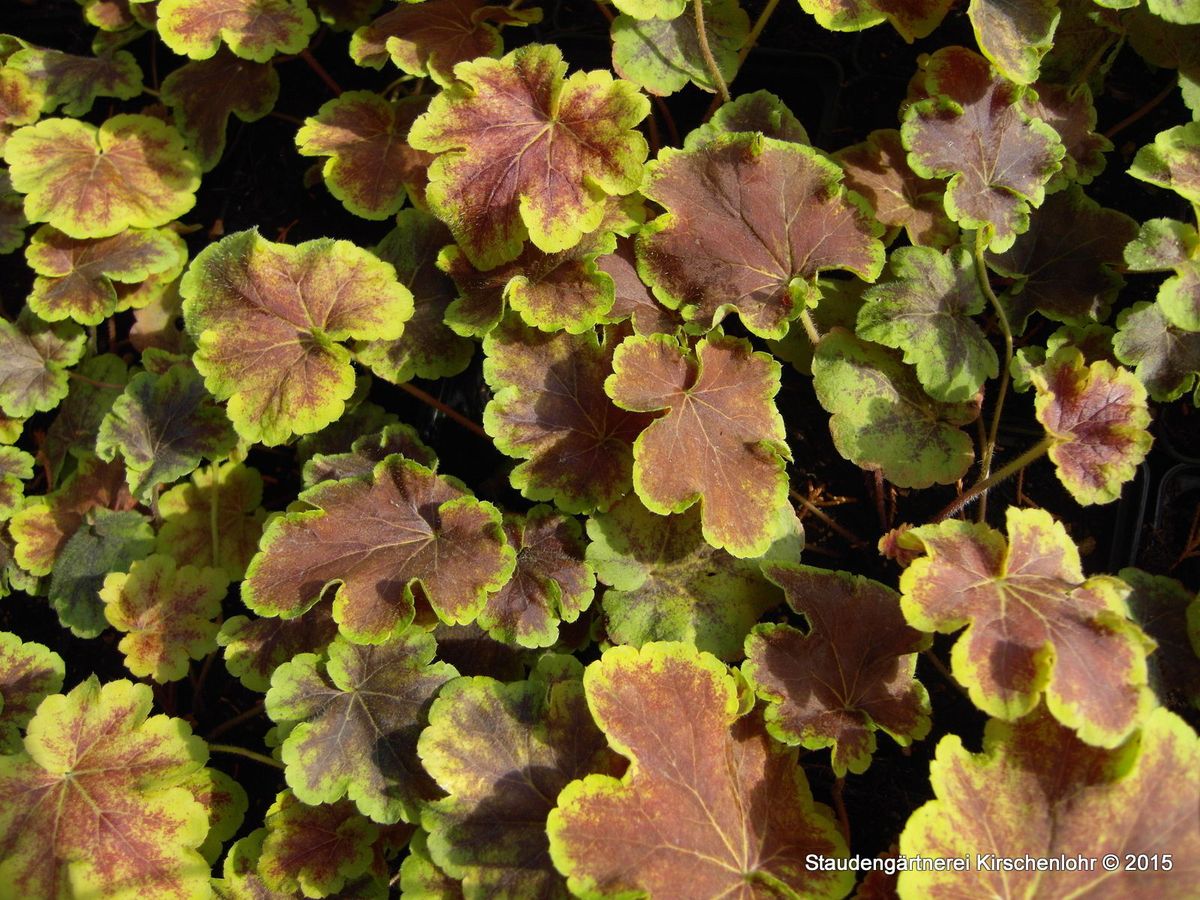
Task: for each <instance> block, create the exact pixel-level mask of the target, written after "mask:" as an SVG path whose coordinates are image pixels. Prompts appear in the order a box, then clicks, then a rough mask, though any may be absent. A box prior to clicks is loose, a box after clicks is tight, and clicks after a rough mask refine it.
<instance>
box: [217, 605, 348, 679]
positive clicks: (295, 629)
mask: <svg viewBox="0 0 1200 900" xmlns="http://www.w3.org/2000/svg"><path fill="white" fill-rule="evenodd" d="M335 635H337V622H335V621H333V614H332V609H331V604H329V603H318V604H317V605H316V606H314V607H313V608H312V609H310V610H309V611H308V612H306V613H304V615H302V616H299V617H298V618H295V619H251V618H249V617H248V616H234V617H233V618H231V619H228V620H227V621H226V622H225V623H224V624H223V625H222V626H221V630H220V632H219V633H218V634H217V644H218V645H219V646H221V647H223V648H224V656H225V668H227V669H228V670H229V674H230V675H234V676H236V677H237V678H238V679H239V680H240V681H241V682H242V684H243V685H245V686H246V687H247V688H248V689H249V690H252V691H264V692H265V691H266V690H267V688H269V687H270V686H271V673H272V672H274V671H275V670H276V669H277V668H278V667H279V666H281V665H283V664H284V663H285V662H288V661H289V660H291V659H292V658H293V657H296V656H299V655H300V654H301V653H318V654H319V653H322V652H324V650H325V648H326V647H328V646H329V644H330V642H331V641H332V640H333V638H334V636H335Z"/></svg>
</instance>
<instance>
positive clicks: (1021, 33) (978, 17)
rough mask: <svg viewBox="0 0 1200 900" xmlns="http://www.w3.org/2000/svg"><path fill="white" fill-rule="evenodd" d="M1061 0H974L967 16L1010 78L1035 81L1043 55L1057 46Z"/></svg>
mask: <svg viewBox="0 0 1200 900" xmlns="http://www.w3.org/2000/svg"><path fill="white" fill-rule="evenodd" d="M1060 15H1061V14H1060V13H1059V11H1058V0H1022V2H1019V3H1010V2H1005V0H971V3H970V6H968V7H967V16H968V17H969V18H970V19H971V26H972V28H973V29H974V30H975V40H976V41H977V42H978V44H979V49H980V50H982V51H983V55H984V56H986V57H987V58H988V59H990V60H991V61H992V62H993V63H994V64H995V66H996V68H997V69H998V70H999V71H1000V74H1001V75H1003V76H1004V77H1005V78H1007V79H1008V80H1009V81H1014V82H1016V83H1017V84H1033V82H1035V81H1037V77H1038V70H1039V67H1040V65H1041V61H1042V57H1043V56H1045V55H1046V52H1047V51H1048V50H1049V49H1050V48H1051V47H1052V46H1054V31H1055V29H1056V28H1058V20H1059V16H1060Z"/></svg>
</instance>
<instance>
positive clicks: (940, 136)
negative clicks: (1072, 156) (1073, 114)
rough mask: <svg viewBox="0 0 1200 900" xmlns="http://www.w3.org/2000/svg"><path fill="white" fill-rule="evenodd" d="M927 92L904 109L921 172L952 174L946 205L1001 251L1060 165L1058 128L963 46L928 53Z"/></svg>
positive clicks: (912, 156)
mask: <svg viewBox="0 0 1200 900" xmlns="http://www.w3.org/2000/svg"><path fill="white" fill-rule="evenodd" d="M922 69H923V71H922V73H921V74H920V75H918V80H919V81H920V79H921V75H923V76H924V80H923V86H924V91H925V94H924V99H920V100H917V101H916V102H915V103H913V104H911V105H910V106H909V108H908V111H907V112H906V113H905V114H904V121H903V123H902V125H901V127H900V135H901V138H902V140H903V142H904V146H905V147H907V148H908V163H909V165H910V166H911V167H912V169H913V171H914V172H916V173H917V174H918V175H920V176H921V177H922V178H949V179H950V181H949V183H948V184H947V185H946V196H945V207H946V212H947V214H949V216H950V218H951V219H953V220H954V221H955V222H957V223H958V224H959V225H961V226H962V227H963V228H975V229H983V231H984V235H985V237H986V238H987V242H988V246H989V249H991V250H994V251H995V252H997V253H1002V252H1003V251H1005V250H1007V249H1008V248H1009V247H1011V246H1012V244H1013V241H1014V240H1015V239H1016V236H1017V235H1018V234H1021V233H1023V232H1024V231H1025V230H1026V229H1027V228H1028V227H1029V210H1030V207H1037V206H1041V205H1042V201H1043V199H1044V198H1045V189H1046V184H1047V183H1048V182H1049V181H1050V179H1051V177H1052V176H1053V175H1054V174H1055V173H1056V172H1058V171H1059V169H1061V168H1062V162H1061V161H1062V158H1063V156H1064V154H1065V152H1066V151H1065V150H1064V148H1063V145H1062V142H1061V140H1060V139H1059V136H1058V133H1057V132H1056V131H1055V130H1054V129H1053V128H1051V127H1050V126H1049V125H1047V124H1046V123H1045V122H1043V121H1041V120H1040V119H1033V118H1030V117H1029V116H1028V115H1027V114H1026V113H1025V111H1024V110H1023V108H1022V106H1023V99H1024V96H1025V91H1026V89H1025V88H1023V87H1022V86H1020V85H1015V84H1013V83H1011V82H1009V81H1006V80H1005V79H1003V78H1001V77H999V76H998V75H996V74H995V73H994V72H993V71H992V68H991V66H989V65H988V62H987V60H986V59H984V58H983V57H982V56H979V55H978V54H976V53H973V52H972V51H970V50H967V49H965V48H963V47H943V48H942V49H940V50H938V51H937V52H936V53H934V54H933V55H932V56H930V57H928V58H923V65H922Z"/></svg>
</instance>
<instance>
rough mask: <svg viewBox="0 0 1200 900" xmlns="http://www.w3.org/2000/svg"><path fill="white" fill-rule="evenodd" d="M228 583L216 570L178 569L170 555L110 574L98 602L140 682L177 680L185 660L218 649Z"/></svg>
mask: <svg viewBox="0 0 1200 900" xmlns="http://www.w3.org/2000/svg"><path fill="white" fill-rule="evenodd" d="M228 586H229V581H228V580H227V579H226V578H225V573H224V572H222V571H221V570H220V569H211V568H207V567H205V568H197V567H196V566H183V567H181V568H176V566H175V560H173V559H172V558H171V557H169V556H162V555H157V554H156V555H154V556H149V557H146V558H145V559H141V560H135V561H134V563H133V565H132V566H130V567H129V571H128V572H120V571H117V572H111V573H109V574H108V576H107V577H105V579H104V586H103V587H102V588H101V589H100V592H99V593H100V599H101V600H103V601H104V617H105V618H106V619H108V624H110V625H112V626H113V627H114V628H115V629H117V631H120V632H123V633H124V635H123V637H122V638H121V643H120V644H119V645H118V649H119V650H120V651H121V653H122V654H123V655H124V656H125V667H126V668H127V669H129V671H130V672H132V673H133V674H134V675H135V676H136V677H138V678H147V677H149V678H153V679H154V680H155V681H157V682H159V683H160V684H162V683H163V682H167V681H178V680H179V679H180V678H183V676H185V675H186V674H187V671H188V660H189V658H191V659H203V658H204V657H205V656H207V655H208V654H209V653H211V652H213V651H214V650H216V649H217V627H218V626H217V623H216V622H215V621H214V620H215V619H216V618H217V617H218V616H219V615H220V614H221V601H222V600H223V599H224V597H225V589H226V588H227V587H228Z"/></svg>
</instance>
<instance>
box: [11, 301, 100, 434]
mask: <svg viewBox="0 0 1200 900" xmlns="http://www.w3.org/2000/svg"><path fill="white" fill-rule="evenodd" d="M83 352H84V334H83V331H82V330H81V329H80V328H79V326H78V325H76V324H74V323H73V322H65V323H61V324H48V323H46V322H43V321H42V320H40V319H38V318H37V317H36V316H34V315H33V314H32V313H28V312H23V313H22V315H21V316H20V317H19V318H18V319H17V320H16V321H15V322H9V321H7V320H4V319H0V412H3V413H4V415H6V416H10V417H13V418H21V419H24V418H28V417H29V416H31V415H33V414H34V413H35V412H48V411H49V410H52V409H54V407H56V406H58V404H59V402H60V401H61V400H62V399H63V398H64V397H65V396H67V369H69V368H70V367H71V366H73V365H75V363H77V362H79V360H80V358H81V357H82V356H83Z"/></svg>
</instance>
